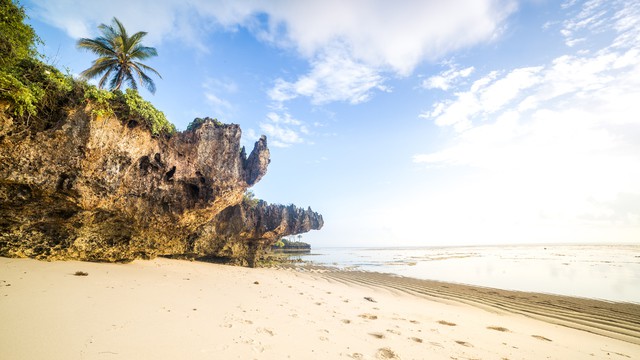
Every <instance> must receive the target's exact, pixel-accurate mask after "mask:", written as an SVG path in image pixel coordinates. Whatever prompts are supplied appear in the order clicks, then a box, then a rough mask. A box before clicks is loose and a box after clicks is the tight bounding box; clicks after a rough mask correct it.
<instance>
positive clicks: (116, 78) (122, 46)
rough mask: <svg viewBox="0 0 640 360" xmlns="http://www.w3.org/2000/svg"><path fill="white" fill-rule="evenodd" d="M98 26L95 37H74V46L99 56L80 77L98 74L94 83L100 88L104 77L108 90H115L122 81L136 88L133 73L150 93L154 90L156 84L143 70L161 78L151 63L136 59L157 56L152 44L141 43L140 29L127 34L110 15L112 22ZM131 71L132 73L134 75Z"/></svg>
mask: <svg viewBox="0 0 640 360" xmlns="http://www.w3.org/2000/svg"><path fill="white" fill-rule="evenodd" d="M98 29H100V31H101V32H102V36H100V37H97V38H95V39H86V38H82V39H80V40H78V43H77V46H78V47H79V48H80V49H85V50H89V51H92V52H94V53H96V54H97V55H98V56H99V57H98V58H97V59H96V60H94V62H93V64H92V65H91V67H90V68H88V69H87V70H85V71H83V72H81V73H80V75H81V76H82V77H84V78H87V79H91V78H94V77H97V76H100V75H102V78H100V82H99V83H98V87H100V88H103V87H104V85H105V83H106V82H107V80H109V78H111V81H109V89H110V90H118V89H120V87H121V86H122V84H123V83H124V84H128V85H129V86H130V87H131V88H133V89H135V90H137V89H138V85H137V84H136V80H135V77H137V78H138V81H140V84H141V85H143V86H144V87H145V88H147V89H148V90H149V91H150V92H151V93H152V94H153V93H155V92H156V84H154V82H153V80H152V79H151V78H150V77H149V76H148V75H147V74H145V71H150V72H153V73H154V74H156V75H158V77H160V78H161V79H162V76H160V74H159V73H158V72H157V71H156V70H155V69H154V68H152V67H150V66H147V65H145V64H142V63H140V62H138V61H136V60H144V59H147V58H150V57H152V56H157V55H158V52H157V51H156V49H155V48H152V47H147V46H142V44H141V43H140V42H141V41H142V38H143V37H145V35H147V33H146V32H144V31H139V32H137V33H135V34H133V35H131V36H129V35H128V34H127V30H126V29H125V28H124V26H123V25H122V23H121V22H120V21H119V20H118V19H116V18H115V17H114V18H113V23H112V25H105V24H101V25H100V26H98ZM134 75H135V76H134Z"/></svg>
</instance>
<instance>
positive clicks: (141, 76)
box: [131, 62, 156, 94]
mask: <svg viewBox="0 0 640 360" xmlns="http://www.w3.org/2000/svg"><path fill="white" fill-rule="evenodd" d="M139 65H142V64H140V63H135V62H134V63H133V64H132V65H131V69H133V70H134V72H135V73H136V75H138V80H139V81H140V84H142V86H144V87H145V88H147V90H149V92H151V93H152V94H155V93H156V84H155V83H154V82H153V79H151V78H150V77H149V76H148V75H147V74H145V73H144V71H142V70H141V69H140V66H139ZM143 66H146V65H143ZM147 67H148V66H147ZM153 71H155V70H153Z"/></svg>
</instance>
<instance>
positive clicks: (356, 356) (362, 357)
mask: <svg viewBox="0 0 640 360" xmlns="http://www.w3.org/2000/svg"><path fill="white" fill-rule="evenodd" d="M347 356H349V357H350V358H352V359H364V355H362V354H360V353H353V354H350V355H347Z"/></svg>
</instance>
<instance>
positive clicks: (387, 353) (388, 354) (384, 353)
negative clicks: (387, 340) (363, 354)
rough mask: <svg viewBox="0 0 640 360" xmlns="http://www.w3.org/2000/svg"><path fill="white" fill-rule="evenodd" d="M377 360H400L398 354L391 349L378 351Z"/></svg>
mask: <svg viewBox="0 0 640 360" xmlns="http://www.w3.org/2000/svg"><path fill="white" fill-rule="evenodd" d="M376 358H378V359H400V357H399V356H398V354H396V353H395V352H393V350H391V349H389V348H382V349H378V352H377V353H376Z"/></svg>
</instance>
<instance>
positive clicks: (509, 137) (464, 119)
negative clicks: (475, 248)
mask: <svg viewBox="0 0 640 360" xmlns="http://www.w3.org/2000/svg"><path fill="white" fill-rule="evenodd" d="M598 4H599V3H597V2H586V3H585V4H584V6H585V7H589V6H595V5H598ZM616 6H618V9H615V11H612V12H611V14H615V15H611V14H610V15H609V18H606V20H607V21H608V22H609V23H610V26H609V28H610V29H613V30H612V31H615V33H614V34H611V35H612V36H610V38H611V39H612V42H611V43H610V44H609V45H605V46H604V47H602V48H600V49H595V50H596V51H593V52H589V53H581V55H565V56H560V57H558V58H556V59H554V60H553V61H551V62H550V63H549V64H545V65H541V66H536V67H528V68H517V69H512V70H510V71H499V72H492V73H490V74H488V75H487V76H484V77H482V78H480V79H478V80H476V81H475V82H474V83H473V84H472V85H471V86H470V87H469V89H468V90H466V91H461V92H457V93H455V94H453V97H452V98H451V99H449V100H444V101H439V102H437V103H435V104H434V105H433V106H432V108H431V110H429V111H426V112H424V113H423V114H421V115H420V116H421V117H423V118H428V119H432V120H433V121H434V122H435V124H437V125H438V126H442V127H452V128H453V129H455V130H456V132H455V134H456V135H455V137H454V138H453V139H452V141H451V142H450V143H449V144H447V145H446V146H444V147H443V148H441V149H439V150H436V151H433V152H430V153H425V154H417V155H415V156H414V158H413V160H414V162H416V163H424V164H428V165H429V166H432V167H438V168H442V167H447V166H464V167H467V168H470V169H475V170H474V171H475V172H474V174H475V175H473V176H471V178H470V179H472V180H470V181H472V185H469V186H470V188H472V189H474V190H473V191H471V190H469V191H467V190H464V191H463V192H464V195H461V196H466V199H467V200H468V201H467V202H465V206H469V207H470V209H468V210H469V212H470V214H472V213H474V212H476V211H481V212H484V213H487V214H489V213H491V214H494V215H496V214H497V215H499V216H496V217H495V218H499V219H502V220H504V221H505V222H507V221H514V222H518V221H523V219H529V220H530V221H541V222H546V223H549V222H554V221H556V222H559V223H567V224H568V223H573V224H584V223H585V222H586V223H590V221H591V220H593V219H603V218H604V219H610V218H611V217H610V216H609V215H606V214H610V213H611V211H613V210H611V209H610V208H611V206H613V205H611V204H613V203H616V204H618V203H624V204H626V205H625V206H628V204H629V203H630V202H631V203H633V204H634V206H636V208H640V203H637V200H638V199H639V198H640V196H639V195H638V192H639V189H638V184H640V116H638V114H640V51H639V50H638V49H640V38H637V37H636V38H635V42H630V41H628V40H629V39H631V37H628V36H626V35H627V34H625V33H624V32H625V31H629V32H635V31H636V30H635V28H633V27H628V26H622V25H619V24H618V23H623V24H629V23H636V22H637V21H640V6H637V5H636V4H635V3H633V2H627V3H625V2H621V3H616ZM632 10H633V11H632ZM584 11H585V10H582V11H581V12H580V14H582V13H583V12H584ZM580 16H582V15H579V19H578V20H580V19H583V20H584V19H586V18H584V17H580ZM578 20H571V21H568V22H569V23H572V24H573V23H576V24H577V21H578ZM601 21H602V19H600V20H595V19H593V20H589V22H588V24H589V26H591V25H593V24H596V23H597V22H601ZM577 26H578V25H576V27H577ZM581 26H584V27H586V26H587V25H581ZM594 26H595V25H594ZM599 29H600V28H599ZM598 31H600V30H598ZM621 38H624V39H626V40H625V41H626V42H625V43H624V44H626V45H625V46H622V45H621V44H622V42H620V41H618V39H621ZM603 214H604V215H603ZM634 214H635V215H633V214H632V215H629V216H627V217H626V218H625V219H627V220H625V221H627V223H628V224H633V225H634V226H637V225H640V222H639V221H638V216H637V212H636V213H634ZM623 217H624V216H618V218H623ZM589 219H591V220H589ZM594 221H595V220H594Z"/></svg>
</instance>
